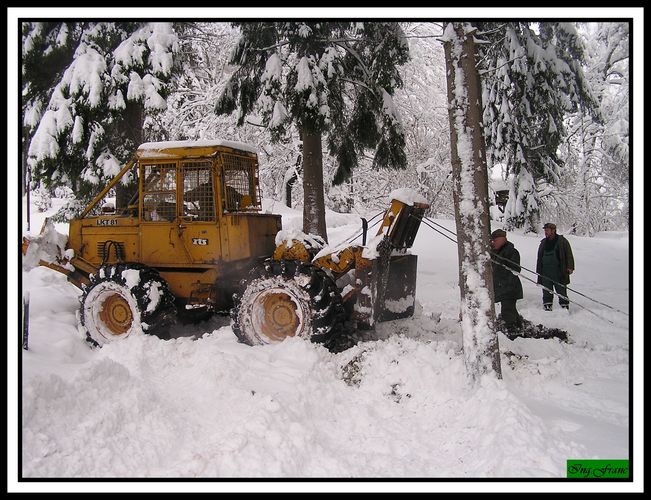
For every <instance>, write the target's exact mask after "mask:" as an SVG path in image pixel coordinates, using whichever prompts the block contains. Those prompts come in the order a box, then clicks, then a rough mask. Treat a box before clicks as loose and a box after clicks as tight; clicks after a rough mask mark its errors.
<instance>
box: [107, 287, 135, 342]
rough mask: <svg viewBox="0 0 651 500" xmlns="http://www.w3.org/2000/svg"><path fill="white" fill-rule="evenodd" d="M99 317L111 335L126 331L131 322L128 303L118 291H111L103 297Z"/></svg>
mask: <svg viewBox="0 0 651 500" xmlns="http://www.w3.org/2000/svg"><path fill="white" fill-rule="evenodd" d="M99 317H100V319H101V321H102V322H103V323H104V324H105V325H106V327H107V328H108V330H109V332H110V333H111V334H113V335H122V334H124V333H126V332H127V331H128V330H129V328H131V323H132V322H133V314H132V313H131V307H129V303H128V302H127V301H126V299H125V298H124V297H122V296H121V295H120V294H118V293H112V294H110V295H109V296H107V297H106V298H105V300H104V303H103V304H102V306H101V309H100V313H99Z"/></svg>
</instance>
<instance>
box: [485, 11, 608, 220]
mask: <svg viewBox="0 0 651 500" xmlns="http://www.w3.org/2000/svg"><path fill="white" fill-rule="evenodd" d="M477 27H478V29H479V33H480V34H481V35H480V36H481V38H482V40H483V41H484V42H485V43H482V44H480V46H479V47H480V48H479V51H480V63H479V64H480V73H481V76H482V85H483V102H484V117H483V121H484V126H485V130H486V131H485V135H486V146H487V157H488V166H489V168H492V167H493V166H494V165H502V168H504V169H505V171H506V175H507V177H509V178H510V180H511V187H510V192H509V201H508V203H507V206H506V209H505V223H506V224H505V225H506V227H507V228H514V227H518V228H524V229H525V231H533V232H536V231H537V226H538V214H539V210H540V196H539V193H538V190H537V188H538V185H539V183H540V182H541V181H542V182H544V183H547V184H548V185H554V184H556V183H557V182H558V179H559V174H560V169H561V168H562V166H563V162H562V161H561V159H560V158H559V156H558V148H559V146H560V145H561V144H562V142H563V140H565V138H566V136H567V132H566V129H565V124H564V119H565V118H566V117H567V115H568V114H570V113H573V112H576V111H577V110H578V109H579V108H585V109H586V110H587V111H588V112H591V113H596V111H597V109H598V107H597V104H596V101H595V99H594V97H593V96H592V94H591V92H590V90H589V88H588V85H587V83H586V80H585V78H584V75H583V70H582V67H581V64H582V62H583V60H584V53H583V47H582V45H581V42H580V39H579V37H578V36H577V32H576V29H575V27H574V26H573V25H572V24H570V23H558V22H540V23H531V22H507V23H502V22H486V23H477Z"/></svg>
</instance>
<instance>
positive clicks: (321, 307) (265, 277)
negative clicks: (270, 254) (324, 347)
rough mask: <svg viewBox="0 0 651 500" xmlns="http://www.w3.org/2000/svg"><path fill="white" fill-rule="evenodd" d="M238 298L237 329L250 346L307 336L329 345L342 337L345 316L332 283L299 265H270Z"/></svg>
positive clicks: (318, 271) (321, 273) (271, 262)
mask: <svg viewBox="0 0 651 500" xmlns="http://www.w3.org/2000/svg"><path fill="white" fill-rule="evenodd" d="M244 286H245V288H244V291H243V292H242V294H241V296H239V295H238V296H236V297H235V306H234V308H233V312H232V319H233V321H232V327H233V331H234V332H235V335H237V337H238V338H239V339H240V341H242V342H244V343H246V344H249V345H259V344H270V343H276V342H281V341H282V340H284V339H286V338H288V337H302V338H306V339H310V340H312V341H314V342H324V343H328V342H330V341H332V339H333V338H336V337H337V336H338V335H340V334H341V332H342V330H343V326H344V321H345V311H344V307H343V305H342V301H341V295H340V293H339V291H338V290H337V287H336V285H335V284H334V282H333V281H332V279H331V278H330V277H329V276H328V275H327V274H326V273H325V272H324V271H322V270H321V269H318V268H315V267H314V266H311V265H308V264H303V263H300V262H295V261H274V260H269V261H267V262H265V267H264V270H258V271H256V272H254V275H253V276H252V277H251V279H250V280H249V281H247V282H245V283H244Z"/></svg>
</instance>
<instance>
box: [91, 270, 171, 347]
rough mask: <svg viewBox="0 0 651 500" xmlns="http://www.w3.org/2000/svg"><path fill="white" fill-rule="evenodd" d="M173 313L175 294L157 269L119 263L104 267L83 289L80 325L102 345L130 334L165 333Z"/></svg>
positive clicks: (94, 342)
mask: <svg viewBox="0 0 651 500" xmlns="http://www.w3.org/2000/svg"><path fill="white" fill-rule="evenodd" d="M174 315H175V307H174V297H173V295H172V294H171V292H170V291H169V289H168V286H167V283H166V282H165V280H163V279H162V278H161V277H160V275H159V274H158V273H157V272H156V271H155V270H153V269H150V268H147V267H146V266H142V265H137V264H131V265H129V264H117V265H113V266H106V267H102V268H101V269H100V270H99V271H98V273H97V274H95V275H93V276H92V277H91V280H90V283H89V284H88V285H87V286H86V287H85V288H84V293H83V294H82V297H81V309H80V313H79V324H80V327H81V329H82V331H84V332H85V333H86V340H87V341H88V342H89V343H90V344H91V345H93V346H102V345H104V344H107V343H110V342H115V341H118V340H122V339H125V338H127V337H130V336H131V335H140V334H142V333H148V334H154V335H162V334H164V333H165V331H166V329H167V328H168V327H169V325H170V324H171V323H172V322H173V321H174Z"/></svg>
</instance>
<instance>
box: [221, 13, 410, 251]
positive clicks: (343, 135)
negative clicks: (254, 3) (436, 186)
mask: <svg viewBox="0 0 651 500" xmlns="http://www.w3.org/2000/svg"><path fill="white" fill-rule="evenodd" d="M237 26H238V27H239V28H240V29H241V30H242V36H241V39H240V42H239V44H238V46H237V48H236V50H235V52H234V54H233V57H232V60H231V62H232V63H233V64H236V65H237V66H238V69H237V70H236V72H235V73H234V74H233V76H232V77H231V80H230V81H229V85H228V86H227V88H226V90H225V91H224V93H223V94H222V95H221V97H220V99H219V100H218V102H217V104H216V111H217V112H218V113H223V114H229V113H231V112H233V111H234V110H235V109H239V115H238V124H242V123H243V122H244V120H245V117H246V116H247V115H249V114H251V113H253V112H254V111H259V112H260V116H261V119H262V123H263V124H264V125H265V126H266V127H268V129H269V132H270V133H271V138H272V140H274V141H280V140H282V139H283V137H285V136H286V134H287V133H288V132H289V130H290V127H291V126H292V125H294V126H296V128H297V129H298V131H299V134H300V138H301V141H302V145H303V151H302V160H303V193H304V203H303V231H304V232H305V233H312V234H317V235H319V236H321V237H322V238H324V239H326V241H327V234H326V225H325V204H324V188H323V146H322V138H323V136H324V135H325V136H326V141H327V142H326V144H327V147H328V151H329V153H330V155H331V156H332V157H333V158H335V161H336V163H337V169H336V172H335V174H334V180H333V182H334V183H335V184H339V183H342V182H344V181H345V180H346V179H348V178H349V177H350V175H351V173H352V171H353V170H354V169H355V167H356V166H357V165H358V161H359V158H360V156H361V154H362V153H363V151H364V150H366V149H372V150H374V157H373V163H372V165H373V167H374V168H386V167H391V168H404V167H405V166H406V156H405V153H404V144H405V142H404V134H403V131H402V127H401V123H400V120H399V117H398V113H397V112H396V109H395V106H394V104H393V99H392V95H393V94H394V91H395V89H396V88H398V87H400V86H401V84H402V80H401V78H400V74H399V72H398V66H399V65H401V64H403V63H404V62H406V61H407V59H408V57H409V49H408V46H407V44H406V41H405V39H404V34H403V32H402V30H401V28H400V26H399V25H398V24H397V23H384V22H370V23H353V22H244V23H237Z"/></svg>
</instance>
